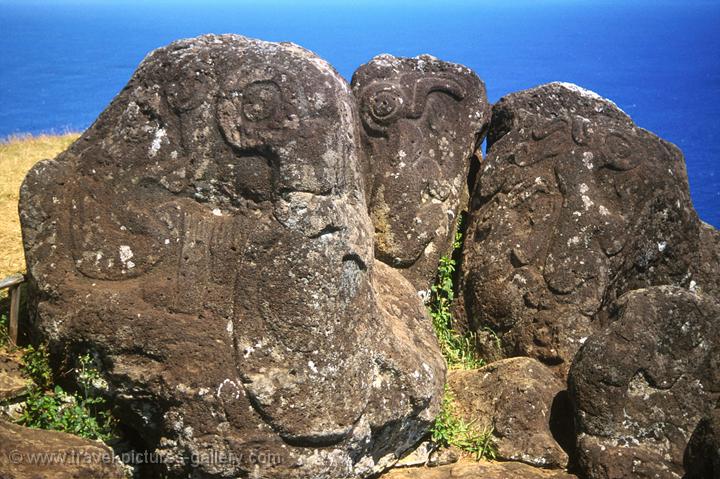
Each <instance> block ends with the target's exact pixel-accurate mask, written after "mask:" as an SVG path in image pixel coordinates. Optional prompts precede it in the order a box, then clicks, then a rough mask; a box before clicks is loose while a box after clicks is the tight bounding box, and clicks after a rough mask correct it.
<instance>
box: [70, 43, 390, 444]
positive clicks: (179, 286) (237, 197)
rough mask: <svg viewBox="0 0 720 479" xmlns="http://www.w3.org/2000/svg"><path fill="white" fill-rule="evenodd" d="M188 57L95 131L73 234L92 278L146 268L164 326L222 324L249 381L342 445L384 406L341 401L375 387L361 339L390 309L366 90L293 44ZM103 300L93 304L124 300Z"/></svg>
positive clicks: (156, 74) (282, 427)
mask: <svg viewBox="0 0 720 479" xmlns="http://www.w3.org/2000/svg"><path fill="white" fill-rule="evenodd" d="M227 48H230V49H234V50H235V52H234V53H233V54H232V55H230V54H228V52H227V51H226V50H224V49H227ZM213 51H214V53H213ZM185 53H186V52H185V50H184V49H183V48H178V49H169V50H168V51H165V52H164V54H165V55H167V56H168V57H170V58H169V59H168V60H167V61H166V62H161V61H152V58H151V61H150V62H149V63H146V64H145V66H144V67H143V68H141V70H140V73H138V75H141V76H142V77H143V78H144V81H143V82H141V83H138V84H133V83H131V88H129V89H126V91H125V93H124V94H123V96H122V97H120V99H119V100H117V101H116V102H115V103H114V104H113V106H112V107H111V108H110V109H109V110H108V111H106V112H105V113H104V116H103V117H102V118H101V120H100V121H99V122H98V124H97V125H96V127H95V129H94V130H92V131H91V132H90V133H89V135H90V136H91V137H92V136H93V135H94V136H96V137H100V138H105V140H104V142H103V141H97V142H93V146H92V147H91V150H89V151H88V150H86V151H83V152H79V153H78V154H79V155H80V157H81V163H82V166H81V167H80V171H79V174H78V175H76V177H75V178H74V179H73V181H72V184H71V185H70V188H71V189H73V191H74V197H75V199H74V203H73V205H71V207H72V208H73V209H74V211H73V212H72V213H71V214H70V218H71V221H70V231H69V235H70V238H71V241H72V244H73V247H72V253H73V256H74V260H75V267H76V268H77V272H78V273H79V275H78V276H79V277H80V278H81V281H80V283H78V285H80V286H81V289H82V288H83V287H86V286H89V284H90V282H91V281H95V280H102V281H101V282H100V286H99V287H98V288H99V289H102V288H103V287H107V288H109V289H112V288H114V287H115V286H114V285H113V284H112V283H104V281H117V280H136V279H138V278H142V282H143V283H145V284H146V287H145V288H143V292H142V293H134V294H131V295H128V297H131V298H135V297H137V296H141V297H143V298H144V301H145V302H146V305H144V306H143V308H146V309H150V310H152V311H154V313H153V314H154V315H156V316H158V317H160V318H163V321H168V322H172V321H174V320H175V319H174V314H176V313H182V314H188V315H197V314H199V315H206V316H209V317H211V318H212V319H209V320H208V321H210V322H213V321H216V322H220V323H221V325H220V330H221V331H226V330H227V331H229V332H230V334H231V335H232V340H231V341H230V343H231V344H232V348H233V349H234V361H235V366H236V367H237V371H238V372H239V375H240V379H239V380H238V381H237V384H240V382H242V384H243V388H244V390H245V392H246V393H247V395H248V396H249V398H250V400H251V402H252V404H253V406H254V407H255V408H256V409H257V410H258V412H259V413H260V414H261V416H262V417H263V418H265V420H266V421H267V422H268V424H270V426H271V427H272V428H274V429H275V430H276V431H278V433H279V434H281V435H282V436H283V438H284V439H286V440H288V441H290V442H293V443H300V442H303V441H310V442H312V443H313V444H315V445H318V444H324V443H335V442H338V441H341V440H342V439H343V438H344V437H345V436H346V435H347V434H349V432H350V430H351V428H352V427H353V425H354V424H355V422H356V421H357V419H358V417H359V416H360V414H362V412H363V411H364V409H365V407H366V402H367V401H365V402H363V401H358V400H357V398H356V400H355V401H352V402H346V403H344V402H342V401H338V400H337V397H338V394H339V393H338V390H356V391H364V390H366V389H367V382H368V377H369V375H370V374H372V370H371V367H370V361H371V357H370V356H368V355H367V354H366V353H362V354H361V353H360V345H362V344H364V343H365V341H364V339H363V338H364V335H366V334H368V333H369V326H368V325H369V324H370V323H371V322H372V318H373V317H374V315H376V306H375V305H374V303H373V301H372V296H371V294H372V293H371V291H370V271H369V270H370V268H371V265H372V262H373V258H372V236H371V234H372V233H371V229H370V227H371V226H370V220H369V218H368V215H367V211H366V203H365V197H364V192H363V190H362V178H361V173H360V171H359V170H360V163H359V154H358V145H356V143H355V139H356V138H357V133H356V130H357V124H358V123H359V121H358V118H357V113H356V111H355V107H354V100H353V98H352V96H351V93H350V90H349V88H348V86H347V84H346V83H345V82H344V80H342V79H341V78H340V77H339V76H338V74H337V73H336V72H335V71H334V70H333V69H332V67H330V66H329V65H328V64H327V63H325V62H324V61H322V60H320V59H318V58H317V57H314V56H312V55H311V54H310V53H309V52H307V51H305V50H302V49H300V48H299V47H296V46H292V45H287V46H282V47H280V46H277V45H271V44H266V43H263V42H254V41H249V40H243V41H241V42H240V41H238V42H231V43H229V44H224V45H220V46H218V47H217V49H216V50H213V49H212V48H208V49H205V50H203V54H201V55H188V56H187V58H186V60H183V59H182V58H183V55H184V54H185ZM216 56H217V57H220V56H222V57H223V58H225V62H224V63H222V64H218V62H217V59H216ZM178 58H179V59H178ZM183 62H185V64H183ZM166 65H172V66H171V67H167V66H166ZM168 68H171V70H172V71H168ZM185 76H187V77H188V78H185ZM196 78H197V79H196ZM155 82H156V83H155ZM195 83H197V85H198V88H197V90H195V91H194V92H193V93H192V94H190V93H189V92H188V91H187V90H188V89H192V88H193V85H194V84H195ZM146 85H153V86H152V87H147V86H146ZM143 124H145V126H141V127H138V125H143ZM108 145H110V146H109V147H108ZM113 157H116V158H117V160H116V161H114V160H113V159H112V158H113ZM110 178H112V179H113V181H108V179H110ZM117 205H124V208H118V206H117ZM67 213H68V212H66V213H64V214H67ZM63 234H64V232H62V233H61V235H63ZM85 282H87V283H88V285H84V283H85ZM83 285H84V286H83ZM138 285H139V284H138ZM93 286H95V285H94V284H93ZM128 287H129V288H132V287H133V286H128ZM99 301H100V304H99V305H97V306H92V307H90V309H92V308H97V309H98V310H101V309H103V308H106V307H108V305H107V304H106V303H105V299H104V298H100V299H99ZM120 303H121V304H122V305H123V307H127V308H129V309H132V308H133V307H134V306H128V305H125V304H124V303H123V301H121V302H120ZM347 318H354V320H355V321H356V322H357V323H356V324H354V325H353V326H354V327H353V328H352V329H351V330H348V328H347V324H345V323H344V321H347ZM148 321H149V320H148ZM216 327H217V325H216ZM325 353H327V354H325ZM338 354H340V355H342V356H343V357H346V358H348V361H347V366H345V365H344V364H345V363H343V364H339V365H338V364H335V362H336V358H337V355H338ZM363 358H364V359H363ZM358 361H360V362H362V361H365V362H367V363H368V364H367V365H366V366H365V367H360V368H357V362H358ZM220 369H222V368H220ZM225 369H227V367H225ZM231 370H232V371H233V374H235V368H231ZM223 374H228V373H227V372H225V373H223ZM233 384H235V383H233ZM338 388H339V389H338ZM233 394H235V393H233ZM233 394H231V395H230V397H234V396H233ZM367 394H369V392H368V393H367ZM367 394H366V396H367ZM366 399H367V398H366ZM287 404H292V405H293V408H292V411H288V410H287ZM235 426H237V427H245V425H244V424H239V423H238V424H235Z"/></svg>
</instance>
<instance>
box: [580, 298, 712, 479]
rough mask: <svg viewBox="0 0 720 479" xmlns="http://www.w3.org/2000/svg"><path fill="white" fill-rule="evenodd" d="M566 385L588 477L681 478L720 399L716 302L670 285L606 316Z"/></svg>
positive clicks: (618, 305)
mask: <svg viewBox="0 0 720 479" xmlns="http://www.w3.org/2000/svg"><path fill="white" fill-rule="evenodd" d="M609 320H610V321H611V322H610V324H609V325H608V326H607V327H606V328H605V329H603V330H601V331H600V332H598V333H596V334H595V335H593V336H591V337H590V338H589V339H588V340H587V342H586V343H585V345H584V346H583V347H582V349H580V351H579V352H578V354H577V357H576V358H575V360H574V362H573V365H572V368H571V370H570V375H569V378H568V383H569V393H570V399H571V401H572V403H573V405H574V407H575V410H576V424H577V432H578V439H577V450H578V451H577V452H578V456H579V463H580V466H581V468H582V469H583V471H584V472H585V474H586V476H587V477H588V478H589V479H600V478H602V479H607V478H621V477H636V478H654V477H663V478H665V477H668V478H672V477H677V478H680V477H683V473H684V466H683V456H684V454H685V450H686V448H687V446H688V442H689V441H690V440H691V435H692V434H693V432H694V431H695V430H696V427H697V426H698V424H699V423H700V422H701V421H702V420H703V419H704V418H708V417H710V415H711V413H712V411H713V409H714V408H715V407H716V405H717V404H718V400H719V399H720V342H719V341H718V338H720V303H718V302H717V301H715V300H714V299H713V298H711V297H709V296H707V295H703V294H699V293H692V292H689V291H687V290H685V289H683V288H679V287H674V286H657V287H651V288H646V289H640V290H637V291H632V292H630V293H627V294H626V295H624V296H622V297H621V298H620V299H619V300H618V301H617V302H616V303H615V304H614V305H613V307H612V308H610V315H609Z"/></svg>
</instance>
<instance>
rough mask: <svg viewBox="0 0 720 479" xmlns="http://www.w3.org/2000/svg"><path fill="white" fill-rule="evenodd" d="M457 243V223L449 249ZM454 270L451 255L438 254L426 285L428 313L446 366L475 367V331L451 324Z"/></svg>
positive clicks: (478, 364)
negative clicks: (463, 331)
mask: <svg viewBox="0 0 720 479" xmlns="http://www.w3.org/2000/svg"><path fill="white" fill-rule="evenodd" d="M461 245H462V233H461V232H460V224H458V231H457V233H455V241H454V242H453V250H457V249H459V248H460V246H461ZM454 274H455V260H454V259H452V255H448V256H443V257H442V258H440V265H439V266H438V273H437V282H436V283H435V284H434V285H433V286H432V288H431V289H430V292H431V295H430V304H429V308H430V316H431V317H432V323H433V328H434V329H435V334H436V335H437V337H438V341H439V342H440V349H441V350H442V354H443V356H444V357H445V360H446V361H447V364H448V367H450V368H451V369H475V368H479V367H482V366H483V365H484V362H483V360H482V359H481V358H480V357H479V356H478V354H477V351H476V349H475V335H474V334H473V333H466V334H461V333H459V332H458V331H456V330H455V329H454V328H453V318H452V311H451V309H450V307H451V305H452V302H453V299H454V298H455V289H454V286H453V277H454Z"/></svg>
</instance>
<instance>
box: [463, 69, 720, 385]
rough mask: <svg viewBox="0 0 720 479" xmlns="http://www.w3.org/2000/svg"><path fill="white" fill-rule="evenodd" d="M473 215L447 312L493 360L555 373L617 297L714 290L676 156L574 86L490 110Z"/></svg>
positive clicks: (533, 92)
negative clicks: (534, 364) (517, 359)
mask: <svg viewBox="0 0 720 479" xmlns="http://www.w3.org/2000/svg"><path fill="white" fill-rule="evenodd" d="M470 210H471V211H470V214H469V221H468V232H467V235H466V239H465V245H464V250H463V258H462V267H463V271H462V274H461V276H462V278H461V286H460V288H461V293H462V297H463V299H462V305H461V307H459V308H458V310H459V316H461V317H463V318H464V322H465V323H466V324H467V325H468V327H469V328H470V329H472V330H476V331H480V332H482V331H483V330H484V328H490V329H492V330H493V331H494V332H495V333H497V335H498V336H499V338H500V339H501V350H500V351H496V349H497V348H496V343H495V341H493V340H492V338H489V339H490V340H489V341H484V348H485V349H486V351H484V353H485V355H486V356H488V357H493V356H501V357H502V356H506V357H507V356H517V355H520V356H530V357H534V358H537V359H539V360H541V361H542V362H543V363H545V364H547V365H550V366H553V367H555V368H556V371H557V372H558V374H559V375H560V376H564V374H565V373H566V372H567V369H568V367H569V365H570V362H571V360H572V358H573V356H574V354H575V352H576V351H577V350H578V348H579V347H580V345H581V344H582V343H583V341H585V340H586V338H587V337H588V336H590V335H591V334H592V333H593V332H594V331H595V330H596V327H595V325H594V323H593V318H595V317H597V316H598V315H600V316H601V315H602V314H604V313H602V312H601V310H602V308H603V306H604V305H607V304H610V303H611V302H612V301H613V300H614V299H615V298H618V297H619V296H621V295H622V294H623V293H625V292H627V291H631V290H634V289H638V288H644V287H648V286H653V285H662V284H667V285H676V286H681V287H684V288H688V289H692V290H698V291H699V290H703V291H705V292H706V293H708V294H713V295H717V293H718V288H717V278H716V277H714V276H713V275H712V274H711V273H709V271H710V270H711V269H712V266H711V264H710V263H711V262H712V258H711V257H712V255H713V254H715V255H717V250H715V253H712V252H711V251H708V250H706V246H705V245H704V244H705V243H710V241H709V239H703V238H705V237H707V238H711V237H712V236H713V234H714V233H712V232H710V231H705V230H702V231H705V232H704V233H702V232H701V229H702V228H704V227H702V226H701V222H700V221H699V220H698V218H697V215H696V213H695V211H694V210H693V208H692V203H691V201H690V196H689V190H688V183H687V174H686V171H685V163H684V161H683V157H682V154H681V153H680V151H679V150H678V149H677V148H676V147H675V146H673V145H672V144H670V143H668V142H666V141H664V140H662V139H660V138H658V137H656V136H655V135H653V134H652V133H650V132H648V131H646V130H643V129H642V128H639V127H637V126H636V125H635V124H634V123H633V122H632V120H631V119H630V118H629V117H628V116H627V115H626V114H625V113H624V112H622V111H621V110H620V109H619V108H618V107H617V106H616V105H615V104H613V103H612V102H610V101H609V100H606V99H603V98H601V97H599V96H598V95H596V94H594V93H592V92H589V91H587V90H584V89H582V88H580V87H577V86H575V85H572V84H565V83H551V84H547V85H542V86H539V87H536V88H533V89H530V90H526V91H522V92H518V93H513V94H511V95H508V96H506V97H504V98H503V99H501V100H500V101H499V102H498V103H497V104H496V105H494V107H493V117H492V121H491V125H490V129H489V133H488V158H487V161H485V163H484V165H483V166H482V168H481V171H480V173H479V179H478V181H477V184H476V185H475V188H474V191H473V194H472V200H471V207H470ZM701 233H702V234H701ZM703 235H704V236H703Z"/></svg>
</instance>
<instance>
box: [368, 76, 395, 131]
mask: <svg viewBox="0 0 720 479" xmlns="http://www.w3.org/2000/svg"><path fill="white" fill-rule="evenodd" d="M404 102H405V99H404V98H403V96H402V93H401V91H400V89H399V87H398V86H397V85H394V84H392V83H386V82H383V83H375V84H372V85H370V86H369V87H368V88H367V89H365V91H364V92H363V94H362V102H361V115H362V119H363V123H365V126H366V127H367V128H368V129H370V130H373V131H377V132H384V131H385V130H386V129H387V126H388V125H390V124H391V123H393V122H394V121H395V120H396V119H397V118H398V117H399V116H400V115H401V113H402V112H403V110H404V105H403V104H404Z"/></svg>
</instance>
